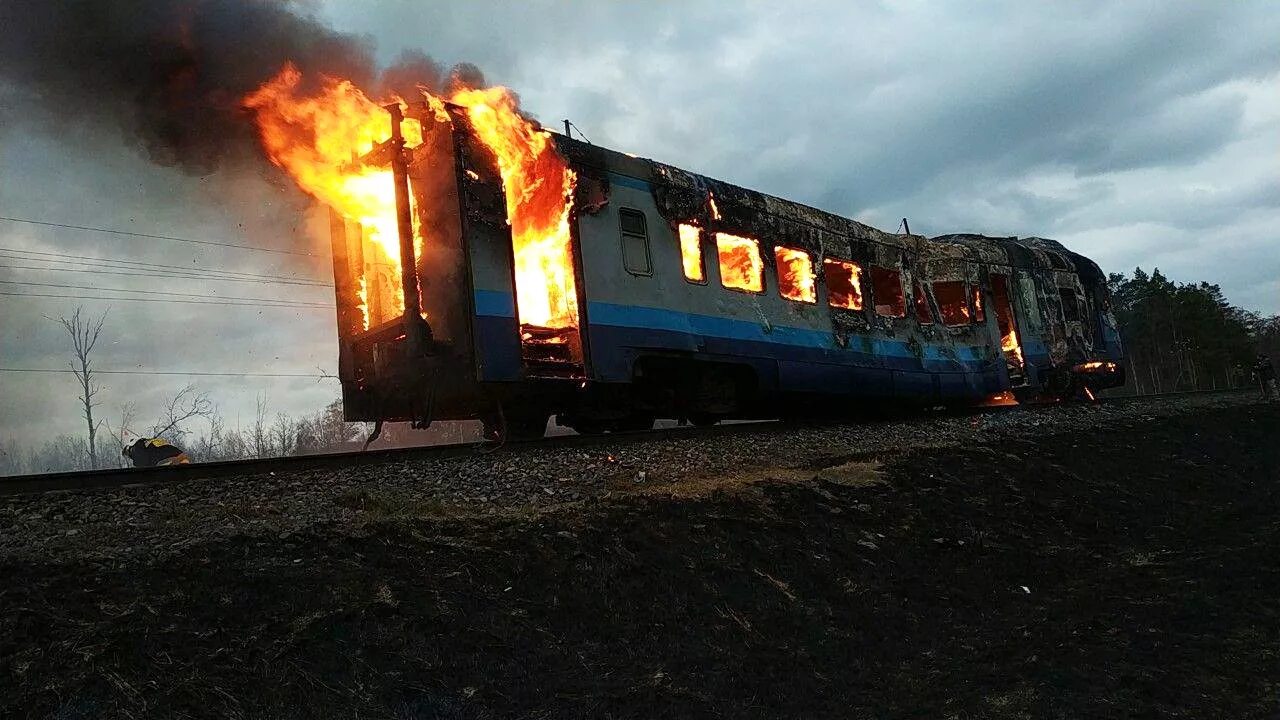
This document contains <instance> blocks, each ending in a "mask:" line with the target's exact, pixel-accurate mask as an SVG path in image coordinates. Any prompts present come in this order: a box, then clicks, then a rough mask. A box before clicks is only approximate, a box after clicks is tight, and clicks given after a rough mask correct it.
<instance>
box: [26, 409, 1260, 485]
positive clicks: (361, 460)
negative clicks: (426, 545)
mask: <svg viewBox="0 0 1280 720" xmlns="http://www.w3.org/2000/svg"><path fill="white" fill-rule="evenodd" d="M1243 392H1252V391H1251V390H1191V391H1180V392H1173V393H1160V394H1155V395H1138V396H1116V397H1104V398H1099V399H1098V400H1096V401H1094V402H1095V403H1098V404H1111V403H1132V402H1151V401H1157V400H1167V399H1169V398H1173V397H1179V396H1190V395H1206V394H1233V393H1243ZM1055 407H1057V405H1052V404H1043V405H1040V404H1036V405H995V406H988V407H975V408H965V409H959V410H950V411H946V412H947V414H949V415H985V414H992V413H1007V412H1045V411H1051V410H1053V409H1054V408H1055ZM921 415H926V416H927V413H919V414H914V415H913V416H914V417H920V416H921ZM901 417H902V416H901V415H898V416H895V417H894V418H893V419H901ZM879 421H880V420H875V421H874V422H879ZM806 424H809V425H811V424H812V422H807V423H806V422H799V421H787V420H763V421H756V422H741V423H732V424H720V425H715V426H712V427H704V428H697V427H693V426H681V427H674V428H660V429H655V430H644V431H637V432H623V433H610V434H607V435H557V436H552V437H546V438H540V439H537V440H520V441H508V442H506V443H504V444H502V445H495V444H493V443H490V442H468V443H455V444H449V445H431V446H424V447H409V448H387V449H377V450H367V451H363V452H361V451H354V452H341V453H326V454H320V455H299V456H288V457H274V458H260V459H259V458H255V459H248V460H225V461H219V462H206V463H192V464H190V465H178V466H170V467H155V468H111V469H105V470H77V471H71V472H59V473H40V474H30V475H12V476H8V477H0V497H5V496H12V495H30V494H40V493H51V492H71V491H78V490H100V489H112V488H124V487H131V486H136V485H149V484H156V483H161V482H164V483H172V482H181V481H184V480H210V479H217V478H224V477H244V476H253V475H266V474H271V473H276V472H290V473H294V472H305V471H309V470H321V469H325V468H331V467H351V466H360V465H380V464H388V463H393V462H398V461H402V460H416V459H427V458H431V459H438V458H449V457H465V456H471V455H475V454H482V453H493V452H509V451H510V450H519V449H530V448H547V449H551V448H560V447H574V446H583V447H589V446H595V445H600V444H618V443H635V442H653V441H657V440H665V439H669V438H697V437H708V438H710V437H717V436H722V435H727V434H734V433H739V432H751V431H758V430H760V429H761V428H770V429H775V428H787V427H803V426H804V425H806Z"/></svg>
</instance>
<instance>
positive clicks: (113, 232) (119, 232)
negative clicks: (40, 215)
mask: <svg viewBox="0 0 1280 720" xmlns="http://www.w3.org/2000/svg"><path fill="white" fill-rule="evenodd" d="M0 220H4V221H6V222H13V223H25V224H27V225H41V226H44V227H55V228H65V229H68V230H84V231H86V232H100V233H106V234H108V235H124V236H127V237H137V238H148V239H151V240H169V241H171V242H182V243H193V244H196V245H215V246H217V247H226V248H235V249H237V250H254V251H257V252H268V253H277V254H280V255H303V256H305V257H314V256H315V253H309V252H299V251H297V250H277V249H275V248H266V247H261V246H258V245H241V244H238V243H227V242H217V241H214V240H195V239H192V238H183V237H175V236H173V235H157V234H152V233H141V232H132V231H130V230H113V229H111V228H101V227H92V226H89V225H71V224H68V223H56V222H45V221H43V220H31V219H28V218H16V217H5V216H3V215H0Z"/></svg>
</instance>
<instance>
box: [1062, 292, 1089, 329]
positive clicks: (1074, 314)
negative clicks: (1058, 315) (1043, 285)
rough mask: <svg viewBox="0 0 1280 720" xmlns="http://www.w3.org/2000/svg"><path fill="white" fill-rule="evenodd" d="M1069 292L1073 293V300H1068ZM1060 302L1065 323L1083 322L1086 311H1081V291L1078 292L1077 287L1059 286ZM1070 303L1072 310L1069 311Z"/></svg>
mask: <svg viewBox="0 0 1280 720" xmlns="http://www.w3.org/2000/svg"><path fill="white" fill-rule="evenodd" d="M1067 293H1070V294H1071V302H1067ZM1058 302H1059V303H1060V304H1061V305H1062V321H1063V322H1064V323H1069V322H1083V319H1084V313H1082V312H1080V293H1077V292H1076V290H1075V288H1069V287H1061V286H1059V287H1058ZM1068 305H1069V306H1070V307H1071V310H1070V312H1068V311H1067V306H1068Z"/></svg>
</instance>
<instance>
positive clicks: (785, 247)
mask: <svg viewBox="0 0 1280 720" xmlns="http://www.w3.org/2000/svg"><path fill="white" fill-rule="evenodd" d="M779 250H789V251H791V252H798V253H801V254H803V255H804V256H805V257H806V258H808V259H809V275H810V276H812V277H813V299H812V300H798V299H796V298H790V297H787V296H786V295H783V294H782V268H781V267H779V265H780V263H781V261H780V260H779V259H778V251H779ZM772 255H773V271H774V272H775V273H776V274H777V275H778V297H780V298H782V299H783V300H786V301H787V302H793V303H798V304H800V305H817V304H818V273H817V271H815V270H814V269H813V253H811V252H809V251H808V250H805V249H804V248H798V247H793V246H791V245H774V246H773V253H772ZM824 279H825V278H824Z"/></svg>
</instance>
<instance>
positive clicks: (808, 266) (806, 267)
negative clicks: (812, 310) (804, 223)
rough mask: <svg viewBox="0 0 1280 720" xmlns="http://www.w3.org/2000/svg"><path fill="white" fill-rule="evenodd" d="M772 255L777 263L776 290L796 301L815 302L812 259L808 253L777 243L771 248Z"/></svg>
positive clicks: (816, 291)
mask: <svg viewBox="0 0 1280 720" xmlns="http://www.w3.org/2000/svg"><path fill="white" fill-rule="evenodd" d="M773 256H774V259H775V260H776V261H777V263H778V292H779V293H780V294H781V295H782V297H784V298H787V299H788V300H795V301H796V302H806V303H813V302H817V301H818V290H817V287H816V284H815V283H814V277H813V259H812V258H810V257H809V253H807V252H805V251H803V250H797V249H795V248H789V247H782V246H781V245H779V246H777V247H775V248H774V249H773Z"/></svg>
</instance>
